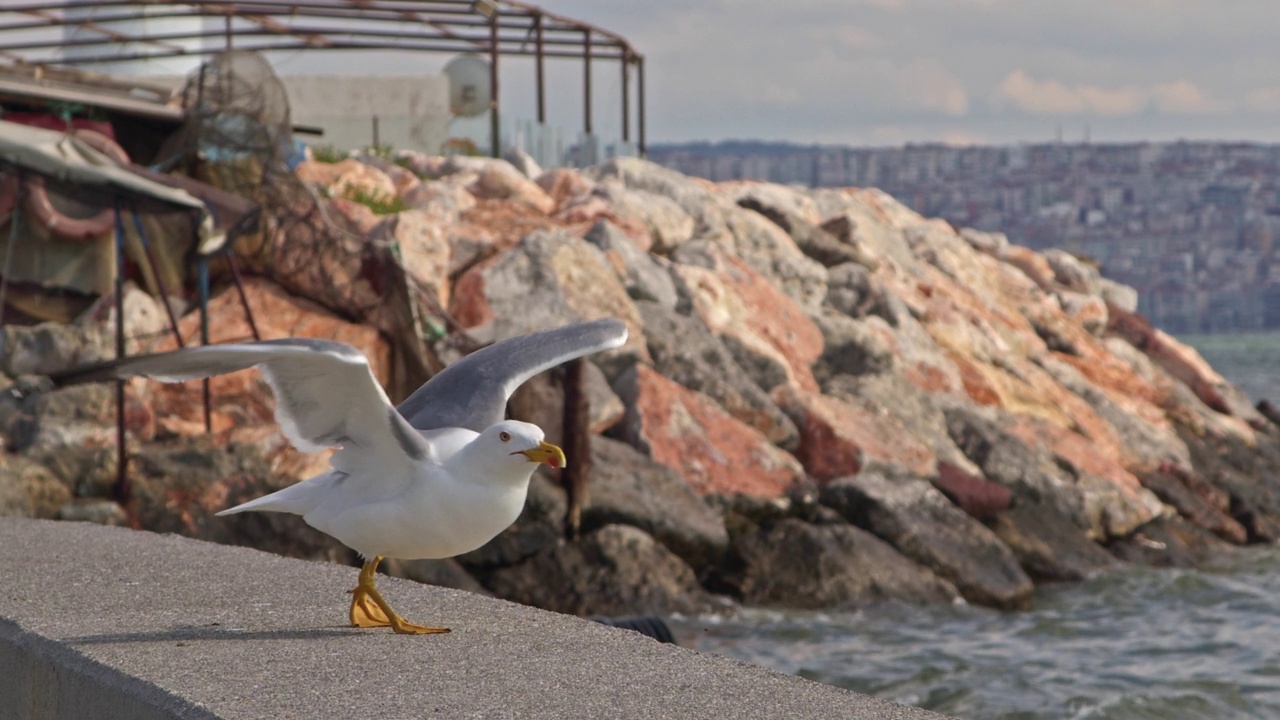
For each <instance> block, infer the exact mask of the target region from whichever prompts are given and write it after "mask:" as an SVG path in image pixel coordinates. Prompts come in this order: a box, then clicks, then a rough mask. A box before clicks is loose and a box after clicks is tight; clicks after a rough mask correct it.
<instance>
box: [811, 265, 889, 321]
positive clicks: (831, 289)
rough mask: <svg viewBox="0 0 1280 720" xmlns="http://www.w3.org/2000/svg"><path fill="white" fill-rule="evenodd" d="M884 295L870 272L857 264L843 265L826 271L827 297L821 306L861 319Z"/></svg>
mask: <svg viewBox="0 0 1280 720" xmlns="http://www.w3.org/2000/svg"><path fill="white" fill-rule="evenodd" d="M883 294H884V292H883V289H882V288H881V287H880V285H879V283H877V282H876V281H875V280H874V279H872V277H871V271H870V270H867V269H866V268H865V267H863V266H862V265H859V264H858V263H844V264H842V265H836V266H835V267H833V268H831V269H829V270H827V297H826V298H825V299H824V300H823V304H824V305H826V306H827V307H829V308H831V309H833V310H835V311H836V312H839V313H843V314H845V315H848V316H849V317H861V316H863V315H866V314H867V313H868V312H871V308H872V307H874V306H875V304H876V303H877V302H878V301H879V300H880V297H881V296H882V295H883Z"/></svg>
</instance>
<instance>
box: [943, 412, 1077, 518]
mask: <svg viewBox="0 0 1280 720" xmlns="http://www.w3.org/2000/svg"><path fill="white" fill-rule="evenodd" d="M944 415H945V417H946V423H947V425H946V427H947V433H948V435H949V436H950V438H951V440H952V441H953V442H954V443H955V444H956V446H957V447H959V448H960V450H961V452H963V453H964V455H965V456H966V457H967V458H968V459H969V460H971V461H972V462H973V463H974V464H975V465H977V466H978V468H979V469H981V471H982V474H983V475H984V476H985V477H986V478H987V479H988V480H994V481H995V482H998V483H1000V484H1001V485H1004V486H1005V487H1007V488H1009V489H1010V490H1012V491H1013V495H1014V498H1015V499H1014V502H1015V503H1021V502H1028V503H1032V504H1037V505H1043V506H1045V507H1047V508H1049V509H1051V510H1052V512H1053V513H1054V514H1056V515H1058V516H1059V517H1062V518H1064V519H1066V520H1068V521H1069V522H1070V523H1072V524H1073V525H1076V526H1077V527H1079V528H1081V529H1085V530H1088V529H1090V528H1091V527H1092V523H1091V522H1090V520H1089V517H1088V514H1087V513H1086V509H1085V502H1084V494H1083V493H1082V492H1081V490H1080V488H1079V487H1077V486H1076V482H1075V479H1074V478H1073V477H1072V476H1071V474H1070V473H1068V472H1067V471H1066V470H1064V469H1063V468H1062V467H1060V466H1059V465H1058V464H1057V463H1056V462H1055V461H1054V459H1053V457H1052V456H1050V455H1049V454H1048V453H1047V452H1045V451H1044V450H1041V449H1038V448H1032V447H1029V446H1028V445H1026V444H1025V443H1023V442H1022V441H1021V440H1019V439H1018V438H1016V437H1014V436H1012V435H1010V434H1009V433H1007V432H1005V431H1004V430H1001V429H1000V425H999V422H998V420H997V418H998V415H997V414H996V413H995V412H994V411H992V410H991V409H989V408H988V409H979V408H976V407H970V406H965V405H957V406H955V407H951V408H947V409H946V410H945V411H944Z"/></svg>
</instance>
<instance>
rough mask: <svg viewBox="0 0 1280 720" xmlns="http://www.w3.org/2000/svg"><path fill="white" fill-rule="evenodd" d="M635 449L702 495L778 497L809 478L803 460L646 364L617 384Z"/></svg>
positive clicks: (619, 380)
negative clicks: (677, 473) (673, 471)
mask: <svg viewBox="0 0 1280 720" xmlns="http://www.w3.org/2000/svg"><path fill="white" fill-rule="evenodd" d="M615 389H616V390H617V391H618V394H619V395H621V396H622V399H623V402H625V403H626V405H627V413H626V416H625V417H624V418H623V428H624V433H625V435H626V436H627V438H628V440H629V441H630V443H631V445H632V446H634V447H636V448H638V449H639V450H640V451H641V452H644V453H646V454H648V455H649V456H650V457H652V458H653V459H655V460H657V461H658V462H661V463H662V464H664V465H667V466H669V467H671V468H672V469H674V470H675V471H677V472H679V473H680V474H681V475H682V476H683V477H684V478H685V480H686V481H688V483H689V485H690V486H691V487H692V488H693V489H694V490H696V491H697V492H699V493H703V494H707V493H740V494H744V495H754V496H758V497H778V496H780V495H782V494H784V493H786V492H787V490H788V489H790V488H791V487H792V486H794V485H795V484H796V483H797V482H799V481H800V480H801V479H803V478H804V468H803V467H801V465H800V463H799V461H797V460H796V459H795V458H794V457H792V456H791V455H789V454H788V453H786V452H785V451H783V450H780V449H778V448H777V447H774V445H773V444H772V443H770V442H769V440H768V438H766V437H765V436H764V435H761V434H760V433H759V432H758V431H757V430H755V429H753V428H751V427H749V426H747V425H745V424H743V423H741V422H739V421H738V420H735V419H734V418H733V417H732V416H730V415H729V414H728V413H726V412H725V411H724V410H722V409H720V406H719V405H716V403H715V402H714V401H713V400H711V399H710V398H708V397H706V396H705V395H701V394H699V393H696V392H694V391H692V390H689V389H687V388H685V387H683V386H681V385H678V384H676V383H675V382H673V381H671V380H668V379H666V378H665V377H663V376H661V375H659V374H658V373H657V372H655V371H654V370H652V369H651V368H649V367H648V366H647V365H643V364H640V365H636V366H634V367H633V368H632V369H630V370H628V371H626V372H625V373H624V374H623V375H622V376H621V377H620V378H619V379H618V382H617V384H616V386H615Z"/></svg>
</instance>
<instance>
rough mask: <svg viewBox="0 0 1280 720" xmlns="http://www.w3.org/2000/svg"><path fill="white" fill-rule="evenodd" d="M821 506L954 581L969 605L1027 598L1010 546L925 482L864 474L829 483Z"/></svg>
mask: <svg viewBox="0 0 1280 720" xmlns="http://www.w3.org/2000/svg"><path fill="white" fill-rule="evenodd" d="M822 502H823V504H824V505H827V506H829V507H831V508H833V509H835V510H836V511H837V512H839V513H840V514H841V515H843V516H844V517H845V518H846V519H848V520H849V521H850V522H852V523H853V524H854V525H857V526H859V527H862V528H864V529H866V530H869V531H870V532H872V533H875V534H876V535H877V536H879V537H881V538H883V539H885V540H887V541H888V542H889V544H891V545H893V546H894V547H895V548H897V549H898V552H901V553H902V554H903V555H906V556H907V557H909V558H911V559H912V560H915V561H916V562H918V563H920V564H921V565H924V566H925V567H927V568H929V569H931V570H933V571H934V572H935V573H937V574H938V575H939V576H940V577H942V578H943V579H946V580H948V581H950V582H952V583H954V584H955V586H956V588H958V589H959V590H960V593H961V594H962V595H964V597H965V599H966V600H968V601H969V602H972V603H975V604H978V605H989V606H992V607H998V608H1006V609H1017V608H1023V607H1026V605H1027V604H1028V603H1029V602H1030V600H1031V593H1032V590H1033V589H1034V588H1033V586H1032V584H1031V579H1030V578H1028V577H1027V575H1026V573H1024V572H1023V571H1022V568H1021V567H1019V566H1018V562H1017V559H1016V558H1014V556H1013V553H1012V552H1010V550H1009V548H1008V547H1006V546H1005V545H1004V543H1002V542H1001V541H1000V539H999V538H998V537H996V535H995V534H994V533H992V532H991V531H990V530H988V529H987V528H986V527H985V526H983V525H982V524H981V523H979V522H978V521H977V520H974V519H973V518H971V517H969V516H968V515H966V514H965V513H964V512H963V511H961V510H960V509H959V508H957V507H956V506H955V505H952V504H951V502H950V501H948V500H947V499H946V498H945V497H943V495H942V493H940V492H938V491H937V490H936V489H934V487H933V486H932V485H930V484H929V483H928V482H927V481H925V480H918V479H914V478H902V479H897V480H891V479H889V478H887V477H885V476H884V475H880V474H876V473H869V472H864V473H862V474H860V475H855V476H851V477H845V478H840V479H838V480H834V481H832V482H831V483H829V484H828V485H827V486H826V487H824V488H823V491H822Z"/></svg>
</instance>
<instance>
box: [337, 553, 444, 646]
mask: <svg viewBox="0 0 1280 720" xmlns="http://www.w3.org/2000/svg"><path fill="white" fill-rule="evenodd" d="M380 562H382V556H381V555H379V556H378V557H375V558H374V559H372V560H369V561H367V562H366V563H365V564H364V566H363V567H361V568H360V581H359V583H358V584H357V585H356V586H355V589H353V590H351V591H350V592H351V610H350V611H348V613H347V617H348V618H350V619H351V626H352V627H362V628H371V627H390V628H391V629H392V630H394V631H396V632H398V633H401V634H404V635H431V634H434V633H447V632H449V628H438V627H426V626H423V625H417V624H415V623H411V622H409V621H408V620H405V619H404V618H402V617H400V615H398V614H397V613H396V611H395V610H392V609H391V606H390V605H389V604H387V601H386V600H383V599H382V595H381V594H380V593H379V592H378V589H377V588H376V587H374V584H373V579H374V571H376V570H377V569H378V563H380Z"/></svg>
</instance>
